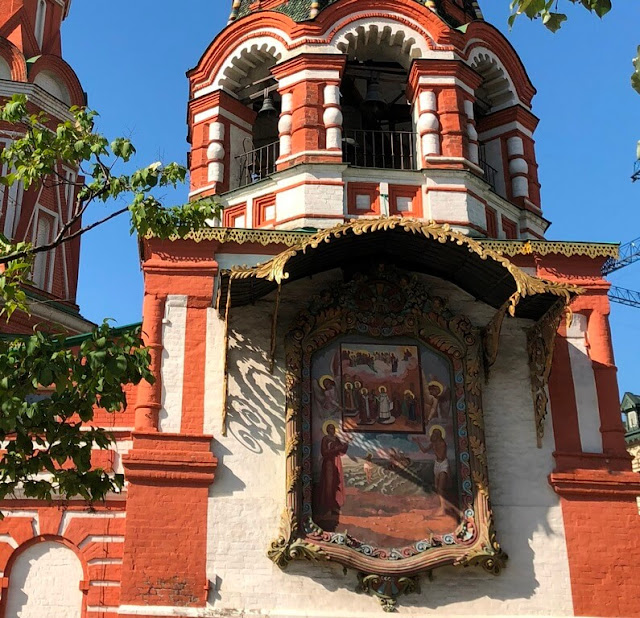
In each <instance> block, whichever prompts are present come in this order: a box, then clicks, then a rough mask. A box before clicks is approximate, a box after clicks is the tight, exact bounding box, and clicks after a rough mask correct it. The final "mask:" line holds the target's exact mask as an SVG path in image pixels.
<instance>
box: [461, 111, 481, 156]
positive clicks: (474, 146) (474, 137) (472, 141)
mask: <svg viewBox="0 0 640 618" xmlns="http://www.w3.org/2000/svg"><path fill="white" fill-rule="evenodd" d="M464 113H465V114H466V115H467V136H468V138H469V161H471V163H475V164H476V165H478V163H480V153H479V147H478V131H476V121H475V117H474V114H473V101H470V100H469V99H466V100H465V102H464Z"/></svg>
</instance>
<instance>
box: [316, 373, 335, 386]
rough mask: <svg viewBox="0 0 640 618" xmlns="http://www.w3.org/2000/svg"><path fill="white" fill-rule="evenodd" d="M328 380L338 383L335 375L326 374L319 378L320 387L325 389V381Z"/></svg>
mask: <svg viewBox="0 0 640 618" xmlns="http://www.w3.org/2000/svg"><path fill="white" fill-rule="evenodd" d="M327 380H331V381H332V382H333V383H334V384H335V383H336V380H335V378H334V377H333V376H330V375H326V376H322V377H321V378H320V379H319V380H318V384H319V385H320V388H322V389H324V383H325V382H326V381H327Z"/></svg>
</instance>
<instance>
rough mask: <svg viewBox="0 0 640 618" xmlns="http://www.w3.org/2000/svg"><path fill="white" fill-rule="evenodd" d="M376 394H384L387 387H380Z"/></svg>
mask: <svg viewBox="0 0 640 618" xmlns="http://www.w3.org/2000/svg"><path fill="white" fill-rule="evenodd" d="M378 392H379V393H386V392H387V387H386V386H381V387H380V388H379V389H378Z"/></svg>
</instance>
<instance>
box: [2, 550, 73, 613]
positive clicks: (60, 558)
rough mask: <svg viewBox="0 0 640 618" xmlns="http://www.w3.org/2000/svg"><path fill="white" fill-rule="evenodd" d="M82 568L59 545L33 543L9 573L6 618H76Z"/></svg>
mask: <svg viewBox="0 0 640 618" xmlns="http://www.w3.org/2000/svg"><path fill="white" fill-rule="evenodd" d="M82 576H83V574H82V564H81V563H80V560H79V559H78V557H77V556H76V555H75V553H74V552H73V551H72V550H71V549H69V548H68V547H65V546H64V545H61V544H60V543H53V542H49V541H47V542H42V543H37V544H35V545H33V546H31V547H29V548H28V549H27V550H25V551H24V552H23V553H22V554H21V555H20V556H19V557H18V559H17V560H16V562H15V564H14V565H13V568H12V569H11V576H10V578H9V591H8V595H9V596H8V599H7V609H6V613H5V616H6V617H7V618H9V617H11V618H80V616H81V615H82V591H81V590H80V582H81V581H82Z"/></svg>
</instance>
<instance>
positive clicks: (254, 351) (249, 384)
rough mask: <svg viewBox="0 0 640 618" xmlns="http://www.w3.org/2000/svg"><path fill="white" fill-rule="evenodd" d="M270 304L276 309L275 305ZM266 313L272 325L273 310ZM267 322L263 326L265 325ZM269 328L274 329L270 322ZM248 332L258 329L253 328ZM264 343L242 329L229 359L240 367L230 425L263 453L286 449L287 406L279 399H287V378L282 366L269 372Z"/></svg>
mask: <svg viewBox="0 0 640 618" xmlns="http://www.w3.org/2000/svg"><path fill="white" fill-rule="evenodd" d="M265 304H266V303H265ZM269 305H270V307H269V308H270V310H271V311H272V310H273V309H272V308H273V305H272V304H269ZM265 308H266V307H265ZM263 315H265V316H269V319H268V324H269V325H270V324H271V315H270V312H267V311H265V313H264V314H263ZM266 323H267V320H264V324H266ZM264 324H263V326H262V328H265V326H264ZM266 330H270V326H267V327H266ZM247 332H256V331H255V330H253V328H252V329H251V330H248V331H247ZM258 332H259V331H258ZM260 339H261V340H262V337H261V338H260ZM260 343H262V341H260ZM260 343H254V342H253V341H250V340H248V339H247V338H246V337H245V336H244V335H243V334H242V333H238V332H233V333H232V337H231V339H230V349H229V362H230V363H234V364H235V366H236V370H235V371H233V374H232V375H233V377H232V378H230V380H231V383H230V384H229V400H228V402H227V406H228V410H229V415H228V420H227V429H228V432H229V434H230V435H231V436H233V437H234V438H235V439H236V440H237V441H238V442H239V443H240V444H241V445H242V446H243V447H244V448H246V449H248V450H249V451H251V452H252V453H255V454H260V453H262V452H263V450H264V449H269V450H271V451H272V452H274V453H282V452H283V450H284V435H285V433H284V410H281V411H280V410H278V409H277V402H280V401H284V391H283V387H282V384H283V379H282V376H281V375H280V374H281V373H282V369H281V368H279V367H276V369H275V370H274V373H275V374H277V375H272V374H271V373H269V371H268V369H267V367H268V365H269V359H268V358H267V353H266V352H265V349H266V347H267V346H262V345H260ZM240 351H241V352H242V355H241V356H240V355H239V352H240ZM216 454H217V453H216Z"/></svg>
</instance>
